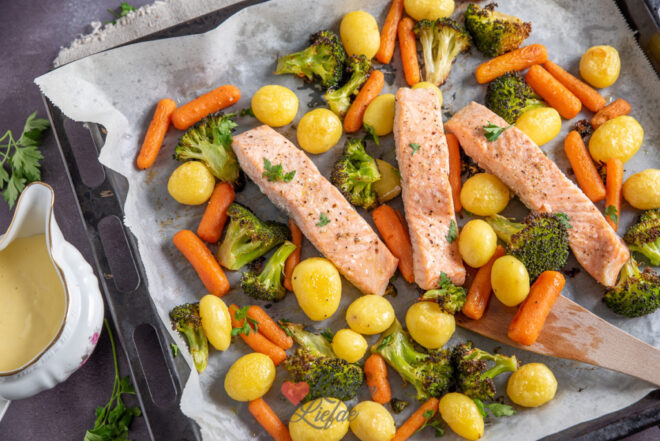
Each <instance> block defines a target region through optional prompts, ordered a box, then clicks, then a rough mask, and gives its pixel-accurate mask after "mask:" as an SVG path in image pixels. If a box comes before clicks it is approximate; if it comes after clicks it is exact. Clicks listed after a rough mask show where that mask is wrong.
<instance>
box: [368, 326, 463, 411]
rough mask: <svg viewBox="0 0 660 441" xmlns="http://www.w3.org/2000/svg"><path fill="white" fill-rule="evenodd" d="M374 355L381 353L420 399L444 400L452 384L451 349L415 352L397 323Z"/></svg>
mask: <svg viewBox="0 0 660 441" xmlns="http://www.w3.org/2000/svg"><path fill="white" fill-rule="evenodd" d="M371 352H373V353H376V354H380V355H381V356H382V357H383V358H384V359H385V361H387V363H388V364H389V365H390V366H392V368H394V370H395V371H397V372H398V373H399V374H400V375H401V377H402V378H403V379H404V380H405V381H406V382H408V383H410V384H412V385H413V386H414V387H415V389H416V390H417V399H418V400H426V399H428V398H430V397H441V396H442V395H444V394H445V393H446V392H447V391H448V390H449V387H450V386H451V384H452V376H453V372H454V370H453V368H452V365H451V356H450V352H449V351H448V350H439V349H436V350H429V351H428V352H420V351H418V350H417V349H415V346H414V344H413V342H412V341H411V339H410V336H409V335H408V333H407V332H406V331H404V330H403V328H401V324H400V323H399V322H398V321H397V320H394V323H392V326H390V327H389V329H387V330H386V331H385V332H383V334H381V336H380V339H379V340H378V342H376V344H375V345H373V346H372V347H371Z"/></svg>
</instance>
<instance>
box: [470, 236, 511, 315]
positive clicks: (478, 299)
mask: <svg viewBox="0 0 660 441" xmlns="http://www.w3.org/2000/svg"><path fill="white" fill-rule="evenodd" d="M504 254H505V253H504V248H502V247H501V246H500V245H498V246H497V248H496V249H495V254H493V257H491V258H490V260H489V261H488V263H486V264H485V265H484V266H482V267H481V268H479V270H478V271H477V275H476V276H474V280H472V284H471V285H470V289H469V290H468V293H467V299H466V300H465V304H464V305H463V309H462V310H461V312H462V313H463V314H464V315H465V316H466V317H469V318H471V319H472V320H479V319H480V318H481V317H483V315H484V312H486V308H487V307H488V300H489V299H490V295H491V293H492V291H493V289H492V287H491V285H490V272H491V270H492V269H493V263H495V261H496V260H497V259H499V258H500V257H502V256H504Z"/></svg>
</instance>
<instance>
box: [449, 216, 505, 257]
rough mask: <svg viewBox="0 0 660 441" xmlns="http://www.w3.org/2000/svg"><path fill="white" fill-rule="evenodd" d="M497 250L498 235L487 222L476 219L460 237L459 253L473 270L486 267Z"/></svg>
mask: <svg viewBox="0 0 660 441" xmlns="http://www.w3.org/2000/svg"><path fill="white" fill-rule="evenodd" d="M495 248H497V235H496V234H495V231H493V228H492V227H491V226H490V225H488V223H487V222H485V221H483V220H481V219H474V220H471V221H470V222H468V223H467V224H465V226H464V227H463V229H462V230H461V234H460V235H459V236H458V251H459V252H460V253H461V257H462V258H463V261H465V263H467V264H468V265H470V266H471V267H472V268H479V267H482V266H484V265H485V264H486V263H487V262H488V261H489V260H490V258H491V257H493V254H495Z"/></svg>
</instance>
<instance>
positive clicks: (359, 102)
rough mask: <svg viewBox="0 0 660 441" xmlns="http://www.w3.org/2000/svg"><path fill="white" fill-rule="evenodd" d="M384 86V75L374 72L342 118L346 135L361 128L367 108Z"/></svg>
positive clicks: (377, 71)
mask: <svg viewBox="0 0 660 441" xmlns="http://www.w3.org/2000/svg"><path fill="white" fill-rule="evenodd" d="M384 84H385V75H383V72H381V71H379V70H374V71H373V72H371V75H369V78H368V79H367V81H366V82H365V83H364V86H362V89H360V92H359V93H358V94H357V96H356V97H355V100H354V101H353V104H351V107H349V109H348V112H346V116H345V117H344V130H345V131H346V133H354V132H357V131H358V130H360V127H362V118H363V117H364V111H365V110H367V106H368V105H369V103H370V102H372V101H373V99H374V98H376V97H377V96H378V94H379V93H380V91H381V90H383V85H384Z"/></svg>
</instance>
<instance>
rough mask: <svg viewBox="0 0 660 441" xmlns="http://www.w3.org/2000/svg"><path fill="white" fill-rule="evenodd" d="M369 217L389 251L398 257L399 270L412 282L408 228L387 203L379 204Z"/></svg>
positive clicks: (413, 276)
mask: <svg viewBox="0 0 660 441" xmlns="http://www.w3.org/2000/svg"><path fill="white" fill-rule="evenodd" d="M371 217H372V218H373V220H374V224H376V228H377V229H378V232H379V233H380V235H381V236H383V240H384V241H385V244H386V245H387V248H389V249H390V252H391V253H392V254H394V256H395V257H396V258H397V259H399V271H401V275H402V276H403V278H404V279H406V280H407V281H408V282H409V283H414V281H415V274H414V272H413V258H412V244H411V243H410V235H409V234H408V230H407V229H406V228H404V226H403V223H402V222H401V220H400V219H399V216H398V215H397V213H396V211H395V210H394V209H393V208H392V207H390V206H389V205H385V204H383V205H380V206H379V207H378V208H376V209H375V210H374V211H373V212H372V213H371Z"/></svg>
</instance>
